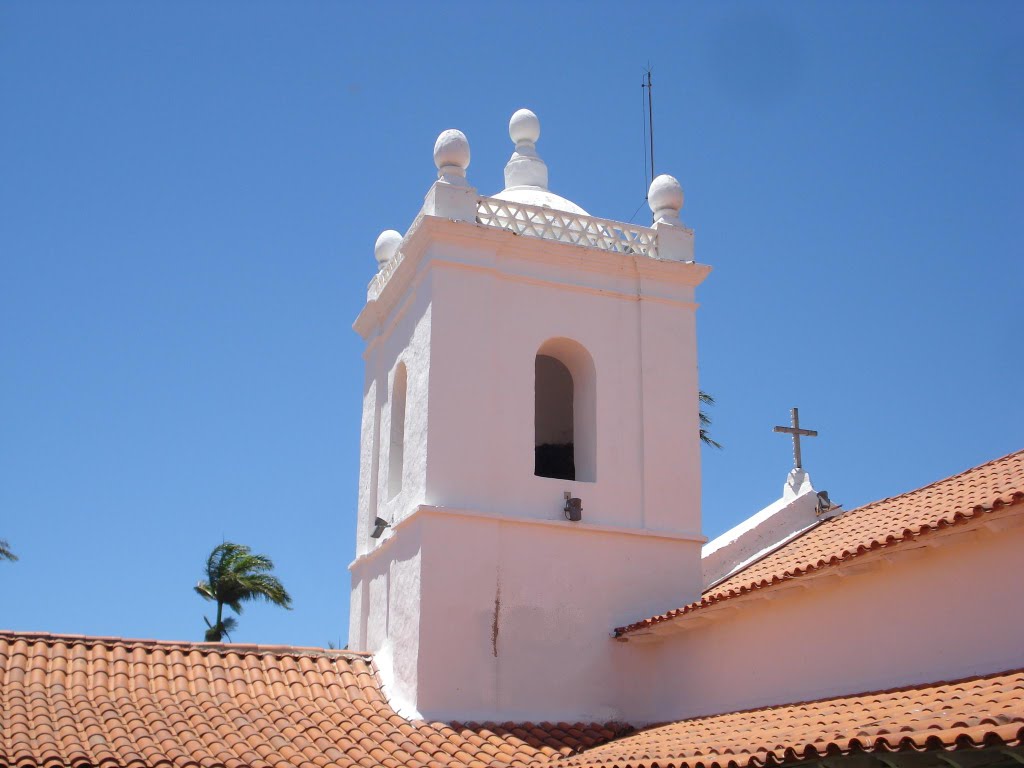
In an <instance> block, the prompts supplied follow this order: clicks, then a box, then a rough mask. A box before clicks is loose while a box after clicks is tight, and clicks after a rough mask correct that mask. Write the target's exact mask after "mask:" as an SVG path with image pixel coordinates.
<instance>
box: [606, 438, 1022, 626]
mask: <svg viewBox="0 0 1024 768" xmlns="http://www.w3.org/2000/svg"><path fill="white" fill-rule="evenodd" d="M1022 501H1024V451H1018V452H1017V453H1011V454H1010V455H1009V456H1004V457H1002V458H1000V459H994V460H993V461H990V462H988V463H986V464H982V465H981V466H978V467H974V468H973V469H968V470H967V471H966V472H961V473H960V474H959V475H954V476H953V477H949V478H946V479H945V480H939V481H938V482H935V483H932V484H931V485H926V486H925V487H924V488H919V489H917V490H915V491H910V492H908V493H904V494H902V495H900V496H893V497H892V498H889V499H882V500H881V501H875V502H872V503H871V504H868V505H866V506H863V507H860V508H858V509H855V510H852V511H850V512H847V513H846V514H844V515H841V516H840V517H835V518H832V519H829V520H826V521H825V522H823V523H822V524H821V525H818V526H816V527H814V528H812V529H810V530H809V531H808V532H807V533H805V534H803V535H802V536H799V537H797V538H796V539H793V540H792V541H790V542H788V543H787V544H785V545H784V546H782V547H780V548H779V549H777V550H775V551H774V552H772V553H771V554H769V555H767V556H766V557H764V558H762V559H761V560H758V561H756V562H754V563H752V564H751V565H749V566H748V567H746V568H744V569H743V570H742V571H739V572H737V573H735V574H733V575H732V576H730V577H729V578H728V579H726V580H725V581H723V582H721V583H720V584H717V585H715V586H714V587H712V588H711V589H709V590H708V591H706V592H705V593H704V595H703V596H702V597H701V599H700V601H699V602H694V603H691V604H690V605H686V606H683V607H682V608H677V609H674V610H671V611H668V612H667V613H663V614H660V615H658V616H652V617H650V618H647V619H644V620H642V621H638V622H636V623H633V624H630V625H628V626H625V627H619V628H617V629H616V630H615V634H616V635H619V636H621V635H625V634H627V633H629V632H634V631H637V630H640V629H646V628H648V627H652V626H654V625H656V624H660V623H661V622H664V621H669V620H671V619H675V618H677V617H679V616H683V615H685V614H688V613H691V612H693V611H696V610H699V609H701V608H705V607H707V606H709V605H713V604H715V603H719V602H721V601H723V600H728V599H730V598H734V597H739V596H740V595H744V594H746V593H748V592H751V591H753V590H756V589H762V588H764V587H769V586H772V585H774V584H778V583H780V582H783V581H787V580H789V579H793V578H797V577H800V576H804V575H806V574H809V573H812V572H815V571H819V570H821V569H823V568H829V567H833V566H837V565H841V564H842V563H845V562H846V561H848V560H850V559H851V558H854V557H857V556H858V555H862V554H864V553H865V552H871V551H873V550H878V549H881V548H882V547H893V546H898V545H899V544H901V543H903V542H907V541H911V540H913V539H916V538H918V537H920V536H923V535H926V534H928V533H929V532H931V531H936V530H941V529H944V528H949V527H950V526H954V525H961V524H963V523H966V522H968V521H970V520H972V519H974V518H976V517H978V516H980V515H983V514H986V513H988V512H991V511H993V510H997V509H1000V508H1002V507H1006V506H1009V505H1012V504H1019V503H1021V502H1022Z"/></svg>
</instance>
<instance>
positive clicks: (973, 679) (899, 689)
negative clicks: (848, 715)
mask: <svg viewBox="0 0 1024 768" xmlns="http://www.w3.org/2000/svg"><path fill="white" fill-rule="evenodd" d="M1018 674H1024V667H1014V668H1013V669H1007V670H1003V671H1002V672H986V673H985V674H983V675H968V676H966V677H957V678H954V679H952V680H936V681H934V682H925V683H907V684H906V685H897V686H895V687H893V688H881V689H877V690H870V691H855V692H853V693H836V694H833V695H831V696H821V697H819V698H816V699H803V700H801V701H787V702H781V703H779V704H766V705H764V706H761V707H747V708H746V709H733V710H729V711H727V712H717V713H713V714H709V715H696V716H694V717H685V718H683V719H682V720H666V721H665V722H663V723H657V724H652V725H648V726H645V727H644V728H643V729H642V730H645V731H646V730H649V729H651V728H660V727H662V726H666V725H674V724H676V723H689V722H694V721H697V720H706V719H708V718H712V717H725V716H728V715H745V714H753V713H755V712H770V711H771V710H773V709H781V708H783V707H805V706H809V705H811V704H824V703H826V702H829V701H836V700H838V699H854V698H858V697H860V696H882V695H888V694H893V693H903V692H906V691H920V690H921V689H922V688H942V687H945V686H950V685H959V684H961V683H977V682H981V681H983V680H992V679H994V678H997V677H1006V676H1007V675H1018Z"/></svg>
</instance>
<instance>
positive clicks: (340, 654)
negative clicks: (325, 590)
mask: <svg viewBox="0 0 1024 768" xmlns="http://www.w3.org/2000/svg"><path fill="white" fill-rule="evenodd" d="M0 639H6V640H24V641H26V642H33V643H38V642H44V643H47V644H49V645H53V644H55V643H58V642H61V643H84V644H89V645H109V646H114V645H122V646H134V647H139V648H188V649H191V650H197V651H200V652H202V653H252V654H259V655H264V656H268V655H269V656H330V657H332V658H352V659H363V660H367V659H372V658H373V654H372V653H369V652H367V651H349V650H344V649H335V648H318V647H316V646H298V645H259V644H256V643H211V642H205V641H203V642H196V641H191V640H157V639H153V638H132V637H117V636H112V635H80V634H58V633H53V632H19V631H17V630H13V629H0Z"/></svg>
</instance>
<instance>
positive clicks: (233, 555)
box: [195, 541, 292, 642]
mask: <svg viewBox="0 0 1024 768" xmlns="http://www.w3.org/2000/svg"><path fill="white" fill-rule="evenodd" d="M273 568H274V561H273V560H271V559H270V558H269V557H267V556H266V555H262V554H258V553H254V552H253V551H252V550H251V549H250V548H249V547H247V546H245V545H244V544H235V543H234V542H230V541H224V542H222V543H220V544H218V545H217V546H216V547H214V548H213V551H212V552H210V556H209V557H208V558H207V559H206V575H207V579H206V581H200V582H199V583H198V584H196V586H195V591H196V592H197V593H198V594H199V595H201V596H202V597H203V598H204V599H206V600H212V601H215V602H216V603H217V615H218V616H221V606H227V607H228V608H230V609H231V610H232V611H234V612H235V614H241V613H242V608H243V605H244V603H247V602H249V601H251V600H263V601H266V602H268V603H271V604H273V605H278V606H281V607H282V608H288V609H290V608H291V604H292V598H291V595H289V594H288V591H287V590H286V589H285V588H284V585H283V584H282V583H281V581H280V580H279V579H278V578H277V577H276V576H272V575H271V574H270V571H272V570H273ZM206 625H207V627H209V630H208V631H207V633H206V634H207V638H208V639H210V638H215V639H216V640H219V639H220V638H221V637H224V636H226V635H228V633H229V632H231V631H232V630H234V628H235V627H237V626H238V621H237V620H236V619H234V618H224V619H222V620H221V621H220V622H219V623H218V624H217V625H216V626H211V625H210V622H209V621H208V620H207V622H206ZM213 641H214V640H211V642H213Z"/></svg>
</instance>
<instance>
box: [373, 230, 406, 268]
mask: <svg viewBox="0 0 1024 768" xmlns="http://www.w3.org/2000/svg"><path fill="white" fill-rule="evenodd" d="M401 244H402V235H401V233H399V232H396V231H395V230H393V229H385V230H384V231H383V232H381V233H380V237H378V238H377V244H376V245H374V246H373V257H374V258H375V259H377V266H378V267H383V266H384V265H385V264H387V263H388V262H389V261H391V259H393V258H394V256H395V253H397V252H398V246H399V245H401Z"/></svg>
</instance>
